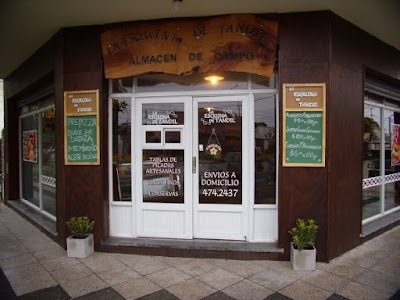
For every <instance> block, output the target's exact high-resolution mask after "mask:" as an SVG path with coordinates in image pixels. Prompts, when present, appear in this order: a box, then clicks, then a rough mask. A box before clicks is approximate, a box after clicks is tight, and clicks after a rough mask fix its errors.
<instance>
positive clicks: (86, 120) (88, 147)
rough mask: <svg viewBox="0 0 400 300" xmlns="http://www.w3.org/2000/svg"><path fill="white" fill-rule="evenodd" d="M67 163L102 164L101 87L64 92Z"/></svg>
mask: <svg viewBox="0 0 400 300" xmlns="http://www.w3.org/2000/svg"><path fill="white" fill-rule="evenodd" d="M64 103H65V107H64V108H65V109H64V144H65V149H64V152H65V164H66V165H99V164H100V130H99V115H98V106H99V90H92V91H68V92H64Z"/></svg>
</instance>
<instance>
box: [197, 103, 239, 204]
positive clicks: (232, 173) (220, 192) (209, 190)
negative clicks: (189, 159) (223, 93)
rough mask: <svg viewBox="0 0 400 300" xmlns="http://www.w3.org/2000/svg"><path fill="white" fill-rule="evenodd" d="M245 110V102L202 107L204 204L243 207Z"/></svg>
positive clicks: (200, 145) (200, 141)
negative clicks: (243, 114)
mask: <svg viewBox="0 0 400 300" xmlns="http://www.w3.org/2000/svg"><path fill="white" fill-rule="evenodd" d="M241 111H242V102H241V101H234V102H211V103H207V102H200V103H199V104H198V149H199V203H200V204H206V203H214V204H242V185H241V182H242V116H241Z"/></svg>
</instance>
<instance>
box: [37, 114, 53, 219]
mask: <svg viewBox="0 0 400 300" xmlns="http://www.w3.org/2000/svg"><path fill="white" fill-rule="evenodd" d="M41 118H42V130H41V131H42V143H41V145H42V151H41V153H42V208H43V210H44V211H46V212H48V213H49V214H51V215H53V216H56V153H55V148H56V146H55V130H56V119H55V109H54V108H51V109H49V110H46V111H45V112H43V113H42V114H41Z"/></svg>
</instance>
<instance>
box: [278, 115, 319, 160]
mask: <svg viewBox="0 0 400 300" xmlns="http://www.w3.org/2000/svg"><path fill="white" fill-rule="evenodd" d="M284 123H285V124H284V139H283V141H284V144H283V165H284V166H325V138H324V137H325V132H324V131H325V126H324V112H323V111H286V112H285V115H284Z"/></svg>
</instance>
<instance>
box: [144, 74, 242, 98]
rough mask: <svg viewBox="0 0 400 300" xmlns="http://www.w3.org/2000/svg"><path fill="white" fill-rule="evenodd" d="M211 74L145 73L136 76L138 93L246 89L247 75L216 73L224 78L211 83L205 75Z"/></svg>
mask: <svg viewBox="0 0 400 300" xmlns="http://www.w3.org/2000/svg"><path fill="white" fill-rule="evenodd" d="M208 75H212V74H206V73H204V74H193V75H185V76H177V75H170V74H145V75H140V76H138V81H137V84H138V87H137V89H138V93H146V92H172V91H202V90H243V89H248V81H249V76H248V74H247V73H240V72H221V73H218V74H216V75H219V76H221V77H223V78H224V79H223V80H221V81H218V83H216V84H211V83H210V82H209V81H207V80H205V77H207V76H208Z"/></svg>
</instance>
